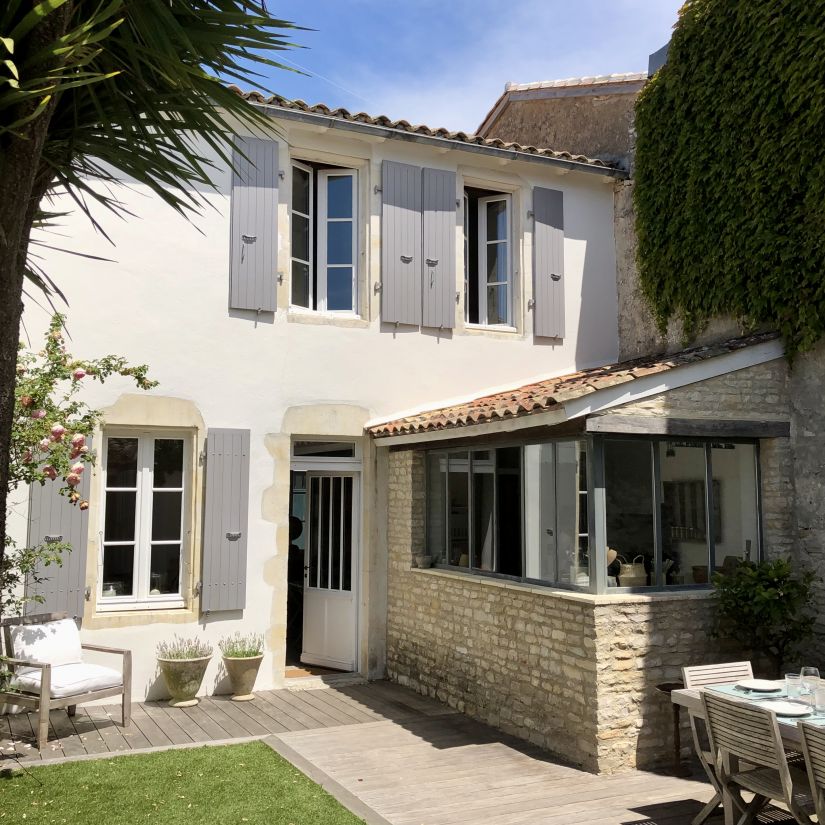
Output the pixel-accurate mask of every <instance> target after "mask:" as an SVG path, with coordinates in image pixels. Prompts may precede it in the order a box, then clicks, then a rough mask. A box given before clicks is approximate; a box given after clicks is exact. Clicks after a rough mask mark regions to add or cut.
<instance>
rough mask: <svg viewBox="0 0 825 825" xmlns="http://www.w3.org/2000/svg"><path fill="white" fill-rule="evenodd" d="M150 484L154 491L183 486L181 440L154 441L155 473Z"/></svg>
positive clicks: (161, 439)
mask: <svg viewBox="0 0 825 825" xmlns="http://www.w3.org/2000/svg"><path fill="white" fill-rule="evenodd" d="M152 483H153V485H154V487H155V488H156V489H157V488H162V487H172V488H178V489H180V488H181V487H182V486H183V439H180V438H156V439H155V471H154V476H153V482H152ZM110 486H111V485H110Z"/></svg>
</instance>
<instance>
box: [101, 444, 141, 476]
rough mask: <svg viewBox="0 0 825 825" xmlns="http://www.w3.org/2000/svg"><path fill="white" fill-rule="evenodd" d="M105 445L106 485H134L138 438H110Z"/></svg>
mask: <svg viewBox="0 0 825 825" xmlns="http://www.w3.org/2000/svg"><path fill="white" fill-rule="evenodd" d="M106 445H107V446H106V486H107V487H134V486H135V485H136V484H137V454H138V440H137V439H136V438H110V439H108V440H107V442H106Z"/></svg>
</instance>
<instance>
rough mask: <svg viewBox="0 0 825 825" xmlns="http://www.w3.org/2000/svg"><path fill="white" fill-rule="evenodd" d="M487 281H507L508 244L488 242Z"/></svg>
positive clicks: (499, 282)
mask: <svg viewBox="0 0 825 825" xmlns="http://www.w3.org/2000/svg"><path fill="white" fill-rule="evenodd" d="M487 283H488V284H503V283H507V244H506V243H491V244H487Z"/></svg>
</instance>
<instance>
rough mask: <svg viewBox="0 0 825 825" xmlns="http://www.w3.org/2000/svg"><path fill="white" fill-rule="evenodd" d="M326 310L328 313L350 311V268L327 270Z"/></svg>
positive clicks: (329, 268) (341, 267)
mask: <svg viewBox="0 0 825 825" xmlns="http://www.w3.org/2000/svg"><path fill="white" fill-rule="evenodd" d="M327 309H328V310H330V311H340V310H351V309H352V267H351V266H336V267H328V268H327Z"/></svg>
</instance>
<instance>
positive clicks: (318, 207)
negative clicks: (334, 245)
mask: <svg viewBox="0 0 825 825" xmlns="http://www.w3.org/2000/svg"><path fill="white" fill-rule="evenodd" d="M291 167H292V168H295V167H297V168H299V169H301V170H303V171H304V172H307V173H308V174H309V207H310V215H309V233H310V235H309V253H310V260H309V261H304V260H303V259H301V258H296V257H295V256H294V255H293V254H292V252H293V250H292V234H291V229H292V227H291V225H290V238H289V244H290V249H289V261H290V270H289V278H290V286H289V308H290V310H291V311H293V312H298V313H312V314H325V315H334V316H336V317H342V316H343V317H347V318H359V317H360V312H359V301H360V296H359V290H358V277H359V261H360V246H359V243H358V234H359V210H358V197H359V170H358V169H357V168H355V167H352V166H334V165H332V164H330V165H323V166H321V167H320V168H316V166H315V165H312V164H311V163H310V162H308V161H302V160H299V159H297V158H296V159H293V160H292V161H291ZM331 177H349V178H351V180H352V204H351V207H352V208H351V211H352V216H351V217H350V218H329V217H328V216H327V211H328V210H327V203H328V197H329V195H328V190H327V182H328V180H329V178H331ZM289 212H290V220H291V219H292V215H293V214H297V215H300V216H301V217H307V215H306V214H305V213H304V212H297V211H295V209H294V206H293V203H292V187H290V203H289ZM347 221H349V222H351V224H352V260H351V263H350V264H330V263H328V261H327V231H326V229H327V226H328V225H329V224H330V223H344V222H347ZM293 262H298V263H301V264H308V265H309V284H308V290H307V292H308V296H309V300H308V303H309V306H303V305H301V304H296V303H294V302H293V300H292V295H293V289H292V287H293V283H292V264H293ZM347 267H349V268H350V269H351V270H352V283H351V292H350V297H351V301H350V308H349V309H328V308H327V303H328V291H327V275H328V273H327V270H328V269H329V268H332V269H346V268H347Z"/></svg>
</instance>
